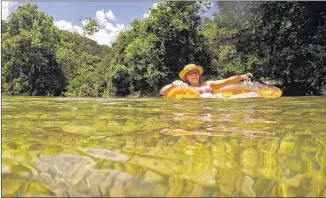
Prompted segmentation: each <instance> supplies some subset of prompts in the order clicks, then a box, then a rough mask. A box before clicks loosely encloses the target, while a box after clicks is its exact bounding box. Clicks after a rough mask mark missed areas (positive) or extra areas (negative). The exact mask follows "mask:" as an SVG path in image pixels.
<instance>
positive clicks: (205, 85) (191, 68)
mask: <svg viewBox="0 0 326 198" xmlns="http://www.w3.org/2000/svg"><path fill="white" fill-rule="evenodd" d="M202 73H203V68H202V67H201V66H198V65H195V64H189V65H186V66H185V67H184V68H183V70H182V71H181V72H180V73H179V77H180V78H181V79H182V80H183V81H181V80H176V81H174V82H173V83H171V84H168V85H166V86H164V87H163V88H162V89H161V91H160V94H162V95H165V94H166V93H167V92H168V91H170V90H171V89H172V88H175V87H180V86H183V87H193V88H195V89H196V90H197V91H198V92H199V94H200V97H202V98H224V97H223V95H221V94H216V95H214V94H213V89H212V88H211V86H220V87H223V86H226V85H230V84H235V83H237V82H239V81H241V80H244V81H247V80H248V79H251V78H252V77H253V75H252V74H251V73H247V74H243V75H238V76H232V77H230V78H227V79H223V80H209V81H205V82H203V81H202V80H201V74H202ZM236 97H237V98H238V97H239V98H243V97H259V96H258V94H257V93H255V92H249V93H243V94H238V95H237V96H236Z"/></svg>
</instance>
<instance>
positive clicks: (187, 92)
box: [164, 86, 200, 99]
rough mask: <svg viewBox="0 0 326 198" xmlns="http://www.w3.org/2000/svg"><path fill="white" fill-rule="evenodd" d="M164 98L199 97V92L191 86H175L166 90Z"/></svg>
mask: <svg viewBox="0 0 326 198" xmlns="http://www.w3.org/2000/svg"><path fill="white" fill-rule="evenodd" d="M164 98H166V99H182V98H200V94H199V92H198V91H197V90H196V89H195V88H193V87H183V86H181V87H175V88H173V89H171V90H170V91H168V92H167V93H166V95H165V96H164Z"/></svg>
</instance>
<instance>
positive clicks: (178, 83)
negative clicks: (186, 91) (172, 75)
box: [172, 80, 185, 87]
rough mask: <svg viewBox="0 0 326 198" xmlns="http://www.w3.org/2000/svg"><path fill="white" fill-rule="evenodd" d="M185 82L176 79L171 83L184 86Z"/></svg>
mask: <svg viewBox="0 0 326 198" xmlns="http://www.w3.org/2000/svg"><path fill="white" fill-rule="evenodd" d="M184 84H185V83H183V82H182V81H181V80H176V81H174V82H173V83H172V86H173V87H181V86H184Z"/></svg>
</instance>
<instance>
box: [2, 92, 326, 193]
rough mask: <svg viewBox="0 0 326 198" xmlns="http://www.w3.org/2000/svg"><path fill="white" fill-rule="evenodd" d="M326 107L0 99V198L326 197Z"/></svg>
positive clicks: (314, 100)
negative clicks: (76, 197)
mask: <svg viewBox="0 0 326 198" xmlns="http://www.w3.org/2000/svg"><path fill="white" fill-rule="evenodd" d="M325 106H326V98H325V97H301V98H290V97H289V98H287V97H284V98H279V99H275V100H264V99H257V98H255V99H253V98H252V99H239V100H232V101H227V100H209V99H203V100H201V99H196V100H191V99H188V100H163V99H84V98H46V97H2V195H3V196H132V197H134V196H143V197H144V196H152V197H153V196H154V197H162V196H168V197H170V196H186V197H208V196H209V197H219V196H274V197H275V196H326V179H325V178H326V172H325V164H326V152H325V145H326V124H325V122H324V118H325V117H326V109H325V108H324V107H325Z"/></svg>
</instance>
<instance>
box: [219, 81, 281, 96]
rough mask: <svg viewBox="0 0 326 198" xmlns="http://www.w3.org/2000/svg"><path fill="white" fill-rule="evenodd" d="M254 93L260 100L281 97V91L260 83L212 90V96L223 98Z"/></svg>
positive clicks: (238, 84)
mask: <svg viewBox="0 0 326 198" xmlns="http://www.w3.org/2000/svg"><path fill="white" fill-rule="evenodd" d="M249 92H254V93H257V94H258V96H259V97H261V98H278V97H281V95H282V91H281V89H280V88H278V87H274V86H269V85H265V84H262V83H257V82H251V83H237V84H233V85H228V86H225V87H222V88H218V89H216V88H213V94H214V95H215V94H222V95H223V96H224V97H225V98H229V97H231V96H234V95H237V94H243V93H249Z"/></svg>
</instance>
